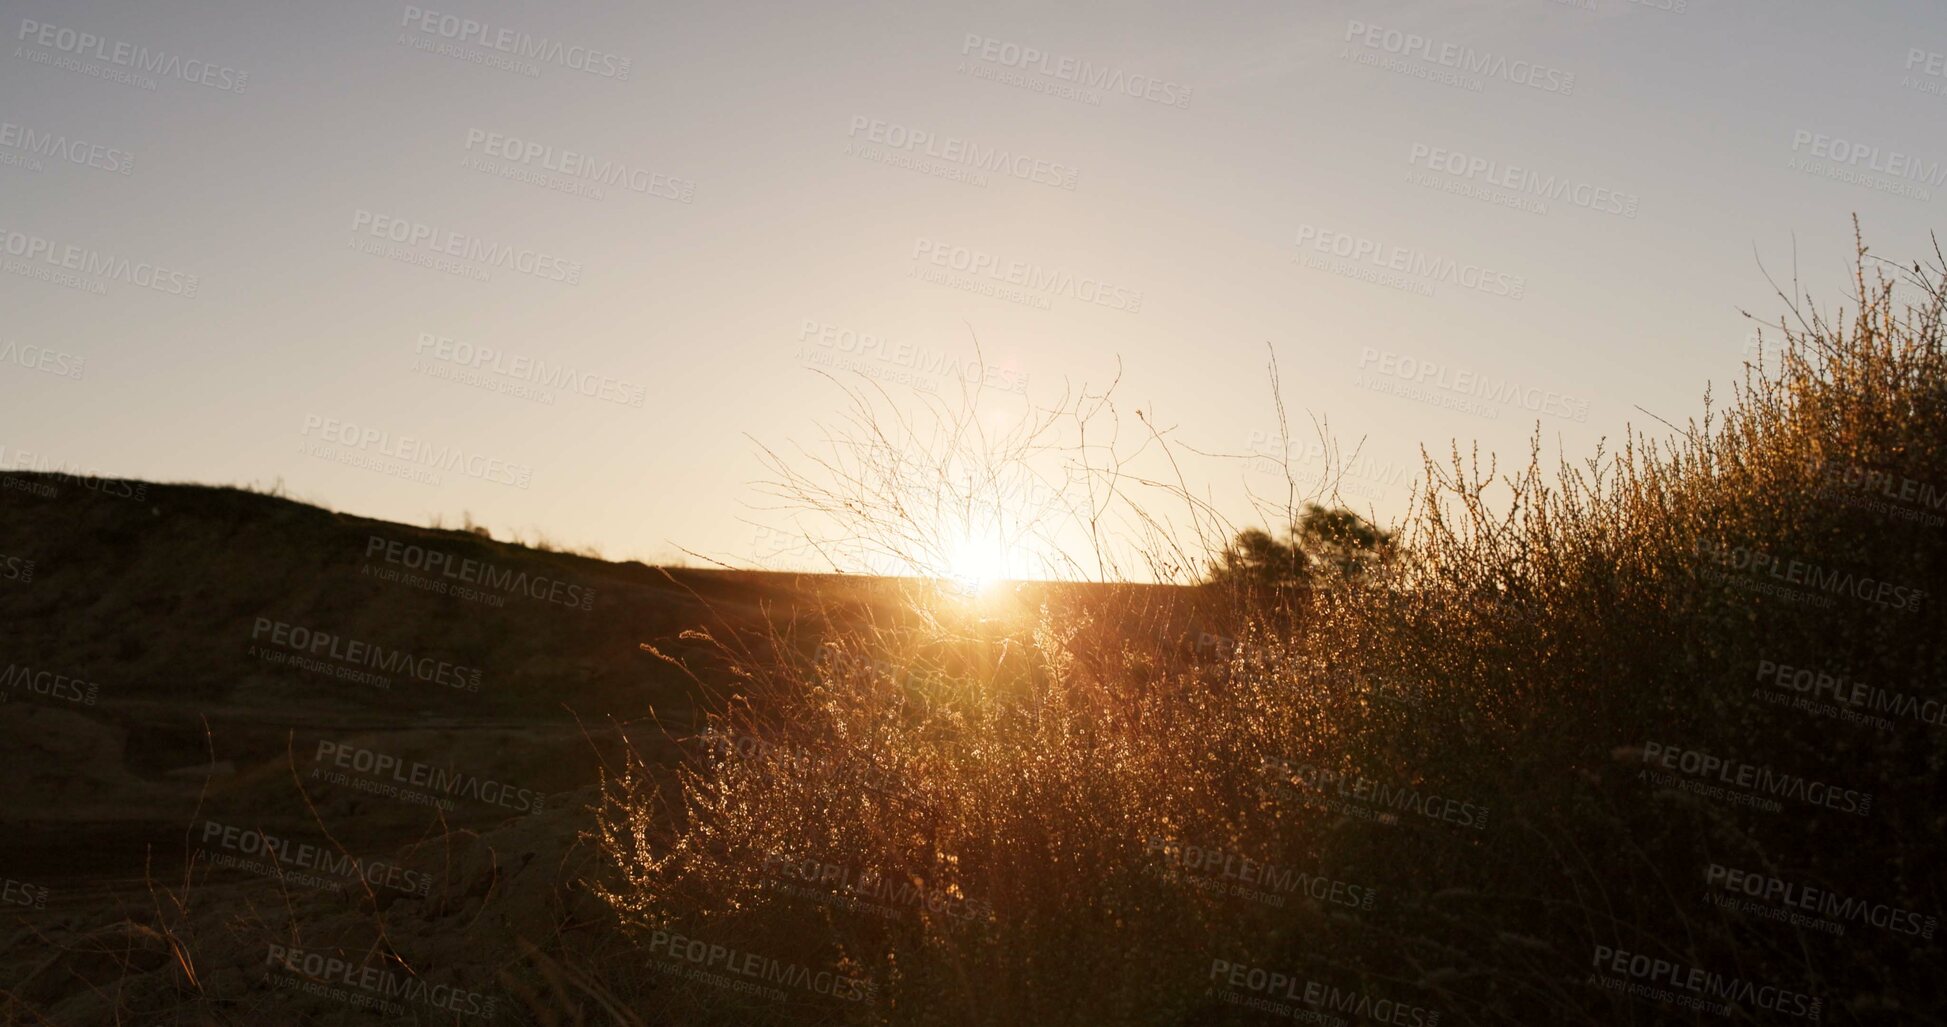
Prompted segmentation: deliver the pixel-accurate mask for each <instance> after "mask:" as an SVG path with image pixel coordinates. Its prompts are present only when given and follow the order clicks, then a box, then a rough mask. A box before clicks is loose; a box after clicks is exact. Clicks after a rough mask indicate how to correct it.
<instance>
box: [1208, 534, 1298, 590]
mask: <svg viewBox="0 0 1947 1027" xmlns="http://www.w3.org/2000/svg"><path fill="white" fill-rule="evenodd" d="M1310 564H1311V561H1310V559H1309V558H1307V557H1306V556H1305V553H1304V551H1303V550H1301V549H1299V548H1298V546H1297V545H1296V544H1295V542H1280V541H1278V540H1277V539H1275V538H1272V537H1271V533H1270V532H1267V531H1263V530H1261V529H1258V528H1248V529H1246V530H1244V531H1240V532H1238V533H1237V540H1236V541H1234V542H1232V543H1231V544H1230V545H1228V546H1225V547H1224V551H1223V552H1222V553H1221V554H1219V555H1218V557H1217V559H1216V560H1215V561H1214V562H1212V564H1211V566H1210V580H1211V581H1212V582H1214V583H1217V584H1226V585H1239V586H1243V587H1247V588H1284V587H1292V586H1298V585H1303V584H1305V583H1306V582H1307V581H1309V580H1310V579H1311V574H1310V571H1311V567H1310Z"/></svg>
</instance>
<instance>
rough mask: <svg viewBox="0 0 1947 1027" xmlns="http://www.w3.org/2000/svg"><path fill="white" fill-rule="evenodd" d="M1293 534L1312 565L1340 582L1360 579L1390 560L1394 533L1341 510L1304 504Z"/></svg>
mask: <svg viewBox="0 0 1947 1027" xmlns="http://www.w3.org/2000/svg"><path fill="white" fill-rule="evenodd" d="M1292 534H1293V536H1294V539H1295V541H1296V542H1297V544H1298V546H1299V547H1300V548H1301V549H1303V550H1304V552H1305V554H1306V555H1307V556H1309V557H1310V558H1311V559H1312V561H1313V563H1314V565H1320V566H1322V568H1329V569H1330V570H1331V571H1332V572H1333V573H1334V574H1336V575H1337V576H1338V577H1339V578H1341V579H1347V580H1350V579H1356V578H1362V577H1364V576H1366V575H1367V574H1369V573H1371V572H1372V571H1374V570H1376V569H1378V568H1379V567H1382V566H1384V565H1385V564H1386V563H1387V562H1388V561H1390V560H1391V559H1392V558H1393V533H1392V532H1390V531H1386V530H1384V529H1382V528H1380V527H1378V526H1377V525H1374V524H1373V523H1372V522H1371V521H1368V520H1366V519H1365V518H1364V517H1361V516H1359V515H1358V514H1356V513H1353V512H1352V511H1350V510H1347V509H1345V508H1343V507H1340V508H1339V509H1336V510H1327V509H1325V508H1324V507H1322V506H1319V505H1318V504H1317V503H1308V504H1306V505H1305V513H1304V515H1303V516H1301V517H1299V518H1298V526H1297V527H1296V528H1295V529H1293V531H1292Z"/></svg>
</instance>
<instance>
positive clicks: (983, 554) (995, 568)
mask: <svg viewBox="0 0 1947 1027" xmlns="http://www.w3.org/2000/svg"><path fill="white" fill-rule="evenodd" d="M1008 564H1009V561H1008V553H1007V545H1006V543H1005V542H1003V541H1002V540H1001V538H1000V536H999V535H998V534H979V533H972V532H970V533H968V534H967V535H965V536H963V537H962V538H961V539H960V540H959V542H957V543H956V544H955V545H954V546H953V549H952V551H951V552H949V553H948V554H947V566H946V577H947V578H948V580H950V581H952V582H953V583H954V585H955V586H957V588H958V590H959V591H960V592H962V593H964V594H968V595H974V594H978V593H982V592H985V591H987V590H988V589H990V588H992V587H993V586H994V584H995V583H997V582H1000V581H1004V580H1006V578H1007V576H1008V571H1009V568H1008Z"/></svg>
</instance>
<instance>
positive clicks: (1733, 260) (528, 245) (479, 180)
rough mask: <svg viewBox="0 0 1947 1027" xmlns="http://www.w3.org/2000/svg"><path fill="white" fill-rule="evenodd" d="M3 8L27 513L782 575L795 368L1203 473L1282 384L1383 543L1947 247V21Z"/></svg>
mask: <svg viewBox="0 0 1947 1027" xmlns="http://www.w3.org/2000/svg"><path fill="white" fill-rule="evenodd" d="M0 10H4V12H5V17H4V29H5V31H6V33H7V39H6V43H5V46H6V50H5V53H4V54H3V55H0V249H4V257H5V260H6V262H7V263H6V267H5V270H6V272H7V273H5V274H0V311H4V315H0V318H3V320H0V347H6V349H5V354H6V359H5V360H4V361H0V446H4V447H5V452H4V454H3V455H0V461H4V464H5V466H23V465H26V466H53V467H61V468H70V469H76V470H86V471H92V472H96V473H104V474H114V475H124V476H133V477H141V478H150V479H161V480H171V481H200V482H214V483H251V482H255V483H260V484H267V483H270V482H272V481H274V480H277V479H282V481H283V482H284V483H285V485H286V487H287V488H288V489H289V490H290V491H291V492H292V493H293V494H295V495H297V496H300V497H302V498H307V499H312V500H315V501H319V502H322V503H324V504H326V505H328V506H331V507H334V508H338V509H343V510H349V511H352V512H356V513H361V514H367V515H372V516H379V517H386V518H393V519H399V520H405V521H410V522H417V523H424V522H426V521H427V520H428V519H430V518H431V517H432V516H434V515H436V514H439V515H444V516H445V517H446V518H447V519H448V520H449V522H450V521H453V520H457V518H458V516H459V514H460V512H461V511H463V510H464V511H469V512H471V514H472V515H473V516H474V517H475V518H476V519H477V520H479V521H480V522H482V523H484V524H486V525H488V526H490V527H492V528H494V529H495V530H496V532H497V533H499V534H502V535H505V534H507V533H508V532H510V531H512V532H524V531H531V530H533V529H540V530H543V531H545V532H546V533H547V534H548V535H549V536H551V537H552V538H554V539H556V540H557V541H560V542H564V543H568V544H574V545H583V544H591V543H592V544H596V545H599V546H600V547H601V548H602V549H603V550H604V552H606V553H607V554H608V555H610V556H611V557H618V558H619V557H629V556H635V557H641V558H645V559H656V558H659V557H666V556H669V555H671V554H672V553H674V552H675V551H676V549H677V547H686V548H689V549H694V550H699V551H703V552H708V553H713V554H718V555H721V556H724V557H726V558H730V559H733V560H734V559H740V558H749V557H762V556H764V555H765V554H764V553H763V552H762V550H763V549H764V548H765V542H764V539H763V537H762V536H761V534H757V533H754V530H753V527H752V525H751V524H749V523H747V522H746V518H750V517H751V516H752V512H751V510H750V509H749V507H750V504H751V503H752V502H753V501H754V500H755V499H756V498H757V497H756V496H755V495H754V494H753V490H752V488H751V482H752V481H753V479H755V478H758V477H759V476H760V474H761V468H760V465H759V463H758V461H757V459H756V456H755V452H756V450H755V443H754V442H753V441H752V440H753V438H754V439H756V440H758V441H762V442H765V443H768V444H773V445H785V444H789V443H791V442H793V441H800V440H805V439H809V438H813V437H815V436H816V425H817V424H818V423H819V422H820V421H823V420H828V419H830V418H831V417H832V416H833V415H834V413H835V412H836V411H837V409H838V401H839V397H838V396H837V395H836V394H835V392H834V390H833V388H832V387H831V386H830V385H829V384H828V383H827V382H825V381H824V380H823V379H821V378H820V377H818V375H817V374H816V373H815V372H814V371H813V370H811V369H810V368H811V367H812V366H815V365H816V364H817V363H818V362H819V361H821V360H828V359H838V358H842V359H845V360H849V361H851V362H852V363H853V366H856V367H859V368H863V369H864V370H866V371H867V372H868V373H870V374H873V375H876V376H879V377H881V378H882V379H886V378H892V377H897V376H902V375H903V376H909V377H911V378H912V380H915V381H919V382H921V384H922V385H927V384H930V385H931V386H933V387H936V388H939V389H941V391H942V392H950V391H952V389H953V386H952V384H951V378H950V377H943V375H942V373H941V371H942V369H943V368H944V370H945V371H946V373H947V374H949V375H950V373H951V371H952V369H953V368H954V367H956V366H959V363H958V362H961V361H966V360H969V359H970V358H971V357H972V353H973V349H972V344H971V341H970V330H971V332H977V333H978V336H979V339H980V341H981V344H982V346H983V348H984V351H985V354H986V356H987V358H988V360H989V362H990V363H991V364H992V365H994V366H995V367H996V368H998V369H1000V370H1001V372H1004V373H1000V374H998V375H997V382H998V384H999V385H1000V386H1001V387H1002V388H1003V389H1005V388H1006V387H1009V386H1015V385H1022V386H1023V387H1024V388H1025V391H1026V396H1027V398H1028V399H1029V400H1040V401H1052V400H1053V399H1055V398H1056V397H1057V396H1058V394H1059V393H1060V392H1061V389H1062V385H1063V383H1064V381H1066V382H1072V383H1076V384H1080V383H1083V382H1088V383H1093V384H1100V383H1101V382H1103V381H1104V380H1106V379H1107V378H1108V377H1110V376H1111V375H1112V374H1113V373H1114V372H1115V369H1116V366H1117V363H1116V362H1117V359H1118V358H1120V361H1121V367H1122V369H1123V382H1122V387H1121V390H1120V394H1121V396H1122V398H1123V400H1124V401H1125V402H1127V403H1128V404H1130V405H1132V406H1141V407H1143V408H1144V409H1146V410H1154V411H1156V412H1157V417H1158V418H1159V419H1160V420H1161V421H1163V422H1165V423H1168V424H1172V425H1175V426H1177V429H1178V433H1179V434H1178V437H1179V438H1180V439H1181V440H1182V441H1184V442H1187V443H1190V444H1193V445H1195V446H1198V447H1201V448H1204V449H1208V450H1215V451H1225V452H1234V453H1244V452H1248V451H1250V450H1252V449H1253V447H1254V446H1259V445H1261V444H1262V441H1263V440H1264V439H1265V438H1266V437H1267V436H1269V435H1274V434H1275V427H1276V425H1275V419H1274V415H1273V411H1272V407H1271V405H1270V401H1269V395H1268V389H1267V385H1266V380H1265V358H1266V352H1267V351H1266V346H1267V344H1268V345H1269V346H1270V347H1271V348H1272V349H1273V350H1275V352H1276V353H1277V355H1278V359H1279V361H1280V363H1281V366H1282V368H1283V374H1284V382H1285V387H1286V398H1287V401H1288V402H1289V403H1290V404H1291V405H1292V407H1293V414H1294V417H1295V418H1297V419H1299V420H1302V419H1303V417H1304V413H1305V412H1306V411H1309V412H1312V413H1315V414H1320V415H1325V416H1328V417H1329V418H1330V419H1331V423H1332V425H1333V428H1334V430H1335V432H1336V434H1337V435H1338V436H1339V437H1340V439H1341V440H1342V441H1343V442H1345V443H1347V445H1348V448H1349V446H1350V445H1351V444H1354V443H1357V442H1358V440H1359V439H1361V438H1363V439H1364V440H1365V441H1364V450H1363V455H1364V457H1365V458H1366V461H1367V468H1368V469H1369V470H1370V474H1369V475H1368V477H1367V479H1366V480H1364V481H1362V482H1361V481H1352V482H1349V483H1348V486H1347V491H1348V493H1351V494H1352V495H1353V497H1354V498H1360V499H1363V500H1365V501H1367V502H1369V503H1370V506H1371V508H1372V509H1373V510H1374V511H1375V512H1376V513H1377V514H1378V515H1379V516H1380V517H1381V518H1382V519H1383V518H1386V517H1389V516H1395V515H1397V514H1399V513H1401V512H1402V511H1403V505H1404V499H1405V496H1406V488H1405V483H1406V479H1405V477H1403V476H1401V475H1400V474H1398V473H1395V471H1396V470H1399V469H1408V468H1411V467H1412V466H1414V465H1415V464H1416V461H1417V453H1418V450H1419V447H1420V446H1421V445H1422V444H1423V443H1425V444H1431V445H1433V446H1435V447H1437V448H1441V449H1444V448H1445V446H1446V443H1447V440H1449V439H1455V438H1458V439H1461V440H1463V442H1466V441H1471V440H1473V439H1479V440H1481V442H1482V443H1483V444H1484V445H1485V446H1488V447H1490V448H1495V449H1499V450H1502V451H1504V452H1505V451H1518V450H1520V449H1522V448H1523V446H1524V444H1525V440H1526V438H1527V437H1528V436H1529V435H1530V433H1532V432H1533V430H1534V426H1535V421H1536V420H1537V419H1539V420H1540V421H1541V423H1542V429H1543V432H1544V434H1545V436H1546V438H1547V439H1548V442H1549V444H1550V446H1551V447H1552V446H1554V445H1555V444H1557V442H1559V444H1560V445H1561V446H1563V447H1565V448H1566V449H1567V451H1568V452H1569V453H1571V454H1579V453H1584V452H1586V451H1588V450H1589V449H1590V448H1591V447H1592V446H1593V443H1594V442H1595V440H1597V439H1598V438H1600V437H1602V436H1605V435H1606V436H1610V437H1612V438H1613V437H1615V436H1617V435H1618V434H1619V433H1620V432H1621V431H1622V430H1623V428H1624V426H1625V424H1626V423H1628V422H1629V421H1631V420H1632V419H1633V420H1634V421H1635V422H1636V423H1637V424H1639V425H1643V424H1646V423H1648V419H1647V418H1646V417H1644V416H1643V415H1642V414H1641V413H1639V412H1638V411H1637V410H1636V407H1638V406H1640V407H1642V408H1643V409H1645V410H1648V411H1651V412H1653V413H1656V414H1658V415H1660V416H1662V417H1665V418H1668V419H1670V420H1672V421H1680V420H1681V419H1682V418H1684V417H1688V416H1690V415H1692V414H1695V413H1697V412H1699V411H1700V410H1701V403H1700V397H1701V394H1702V391H1703V389H1704V387H1705V385H1706V384H1707V383H1708V382H1710V381H1713V380H1715V381H1718V382H1720V383H1722V382H1724V381H1727V380H1728V379H1729V378H1730V377H1731V376H1732V375H1733V373H1734V371H1735V369H1736V368H1737V366H1738V364H1739V361H1740V360H1741V359H1742V357H1743V355H1744V345H1745V339H1746V336H1747V334H1748V328H1747V325H1746V322H1745V321H1744V320H1743V319H1742V317H1741V316H1740V314H1739V310H1740V308H1748V309H1753V310H1756V311H1760V312H1763V313H1766V314H1772V313H1775V312H1776V309H1777V303H1776V302H1775V301H1774V300H1773V299H1772V297H1771V293H1770V286H1769V285H1768V284H1767V282H1766V280H1765V277H1764V274H1763V270H1764V269H1768V270H1769V271H1770V272H1771V273H1772V274H1773V275H1774V276H1775V277H1778V278H1779V279H1780V280H1781V281H1782V280H1786V279H1788V278H1789V276H1790V275H1791V273H1792V271H1793V261H1794V254H1796V261H1797V271H1798V273H1799V275H1800V277H1801V279H1802V280H1803V281H1804V283H1805V284H1806V285H1807V286H1808V287H1811V288H1812V289H1813V290H1814V291H1815V292H1817V293H1818V294H1819V295H1821V296H1825V297H1830V298H1831V299H1833V300H1834V301H1836V300H1838V299H1839V298H1841V292H1842V290H1843V288H1844V287H1845V285H1846V268H1847V263H1848V260H1849V254H1850V246H1851V236H1850V233H1851V230H1852V229H1851V222H1850V216H1851V215H1852V214H1853V213H1855V212H1856V213H1858V214H1859V215H1860V217H1861V219H1862V221H1863V223H1864V227H1865V230H1866V233H1867V236H1868V240H1869V242H1870V243H1871V244H1872V245H1873V246H1874V248H1875V250H1876V251H1877V252H1880V253H1883V254H1886V255H1888V256H1893V257H1903V258H1907V259H1909V260H1910V259H1911V258H1912V257H1914V256H1916V255H1918V254H1919V253H1920V252H1921V248H1922V246H1923V245H1924V243H1925V241H1926V238H1927V234H1928V232H1929V231H1930V230H1932V229H1934V228H1936V227H1938V226H1939V224H1940V221H1941V219H1940V212H1941V210H1942V209H1943V205H1947V171H1943V168H1947V163H1943V162H1947V132H1943V131H1942V129H1943V128H1947V58H1943V57H1942V56H1941V55H1942V52H1947V9H1943V8H1942V7H1941V6H1940V5H1939V3H1938V2H1936V0H1924V2H1887V3H1877V4H1835V3H1829V2H1817V3H1813V2H1796V0H1795V2H1769V0H1764V2H1760V0H1741V2H1734V0H1655V2H1644V3H1637V2H1627V0H1592V2H1590V3H1581V4H1577V3H1562V2H1555V0H1520V2H1505V0H1499V2H1485V0H1482V2H1446V3H1404V2H1380V0H1374V2H1303V3H1278V4H1270V3H1257V2H1245V3H1237V4H1227V5H1199V4H1131V3H1116V4H1050V3H1047V2H1045V0H1042V2H1034V3H1025V2H1012V0H1000V2H990V3H981V4H969V3H949V4H906V3H895V2H891V0H862V2H825V3H817V4H803V3H771V4H756V3H737V2H727V3H707V4H704V3H697V4H675V5H663V4H575V5H566V6H563V5H547V6H545V7H537V6H535V5H529V4H517V3H506V2H489V0H467V2H465V3H461V2H459V0H453V2H451V3H446V2H443V0H428V2H427V3H426V4H424V5H408V4H398V3H388V2H379V3H373V4H332V3H294V2H289V0H276V2H270V3H263V4H248V5H244V4H230V5H217V4H209V5H195V4H171V5H159V4H158V5H124V4H108V3H99V2H95V0H5V2H4V4H0ZM598 193H599V195H598ZM1761 265H1762V267H1761ZM192 293H193V294H192ZM808 325H809V326H810V327H809V328H807V326H808ZM860 336H870V337H871V338H872V339H874V340H883V341H882V342H880V343H877V344H876V345H877V346H878V348H876V349H873V350H870V351H867V352H864V353H863V354H861V353H859V352H852V353H843V352H842V351H843V350H845V349H847V348H852V347H854V346H855V345H856V340H857V339H858V338H859V337H860ZM483 350H488V351H492V352H493V353H494V354H495V355H494V356H493V357H492V358H491V359H486V358H483V357H481V356H480V355H479V354H481V352H482V351H483ZM561 366H566V367H567V368H569V369H571V370H572V372H573V374H572V376H569V377H567V378H562V377H559V376H558V375H557V372H556V368H558V367H561ZM1428 369H1430V370H1428ZM1362 374H1363V375H1364V376H1365V377H1361V375H1362ZM1423 374H1425V375H1430V377H1425V378H1422V377H1421V376H1422V375H1423ZM537 376H538V378H539V380H538V381H537ZM1408 378H1411V379H1414V382H1416V383H1417V389H1418V391H1417V392H1415V391H1414V390H1413V388H1409V384H1410V383H1409V382H1408V381H1407V380H1406V379H1408ZM523 385H524V386H525V387H526V388H528V389H530V390H533V391H531V392H530V393H528V394H520V393H519V392H517V391H515V390H516V388H517V387H519V386H523ZM583 392H587V393H592V395H583V394H582V393H583ZM1524 402H1525V403H1526V404H1527V405H1526V406H1524V405H1523V404H1524ZM346 426H350V427H349V428H348V427H346ZM404 440H412V441H411V442H410V443H408V442H406V441H404ZM422 444H424V445H432V446H447V447H452V448H453V451H455V452H459V453H462V454H463V455H464V464H463V465H462V469H460V470H457V471H456V470H451V469H449V470H447V471H445V472H442V473H440V474H438V475H437V477H438V480H437V481H427V480H413V478H412V477H411V476H410V474H409V471H410V467H409V462H408V461H406V460H403V459H401V458H400V454H401V453H402V452H405V450H406V447H408V446H417V445H422ZM422 452H423V450H422ZM1294 456H1296V457H1297V458H1298V459H1299V460H1301V461H1302V460H1303V459H1305V457H1306V454H1305V453H1303V452H1302V451H1301V452H1299V453H1296V454H1294ZM1190 471H1191V473H1192V474H1193V475H1197V476H1201V478H1202V479H1204V481H1205V482H1207V484H1209V486H1210V487H1211V488H1212V489H1213V495H1216V496H1218V497H1219V502H1220V503H1225V504H1231V506H1232V508H1234V509H1235V510H1236V511H1237V513H1238V516H1240V517H1243V516H1244V515H1246V514H1247V512H1248V510H1247V508H1246V507H1245V506H1244V505H1243V503H1242V500H1241V499H1239V498H1237V497H1238V496H1239V495H1240V491H1239V490H1240V489H1241V488H1242V487H1243V486H1244V485H1246V484H1249V483H1250V480H1249V476H1250V475H1252V474H1255V473H1258V472H1256V471H1254V470H1253V469H1252V468H1251V467H1250V465H1248V464H1244V463H1239V462H1222V463H1219V462H1209V463H1205V464H1199V465H1198V466H1197V467H1195V468H1192V469H1190ZM1258 484H1271V482H1270V480H1269V479H1268V478H1267V479H1263V480H1262V481H1260V482H1258Z"/></svg>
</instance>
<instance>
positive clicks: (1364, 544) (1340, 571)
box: [1209, 503, 1393, 590]
mask: <svg viewBox="0 0 1947 1027" xmlns="http://www.w3.org/2000/svg"><path fill="white" fill-rule="evenodd" d="M1392 554H1393V533H1392V532H1389V531H1385V530H1383V529H1381V528H1379V527H1376V526H1375V525H1373V523H1372V522H1371V521H1368V520H1366V519H1365V518H1364V517H1361V516H1359V515H1358V514H1356V513H1354V512H1352V511H1351V510H1347V509H1344V508H1342V507H1341V508H1338V509H1333V510H1328V509H1326V508H1325V507H1322V506H1320V505H1318V504H1317V503H1309V504H1307V505H1306V507H1305V512H1304V513H1303V514H1302V515H1301V516H1300V517H1299V518H1298V523H1297V524H1294V525H1292V526H1291V527H1290V528H1287V529H1285V538H1284V539H1278V538H1274V537H1272V535H1271V533H1270V532H1267V531H1265V530H1263V529H1261V528H1247V529H1245V530H1243V531H1240V532H1238V533H1237V538H1236V539H1235V540H1234V541H1232V542H1231V544H1230V545H1228V546H1225V547H1224V551H1223V552H1222V553H1220V554H1218V556H1217V559H1215V560H1213V561H1211V565H1210V574H1209V581H1210V582H1211V583H1213V584H1222V585H1233V586H1240V587H1244V588H1250V589H1273V590H1275V589H1285V588H1304V587H1309V586H1312V585H1315V584H1319V583H1323V582H1326V581H1351V580H1356V579H1359V578H1363V577H1364V576H1366V575H1367V574H1370V573H1372V571H1374V570H1376V569H1377V568H1379V567H1381V566H1383V565H1384V564H1385V563H1386V562H1387V561H1388V560H1390V559H1391V558H1392Z"/></svg>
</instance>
